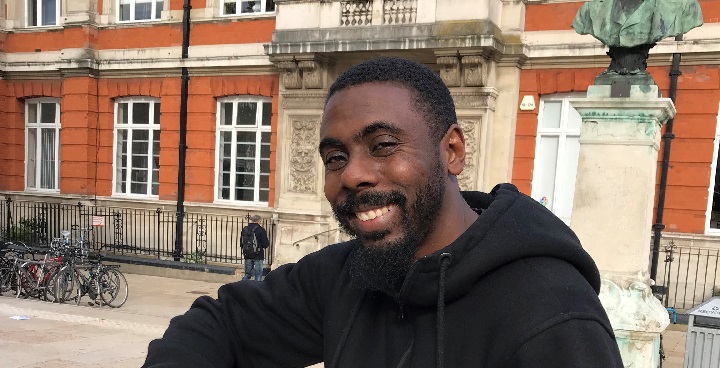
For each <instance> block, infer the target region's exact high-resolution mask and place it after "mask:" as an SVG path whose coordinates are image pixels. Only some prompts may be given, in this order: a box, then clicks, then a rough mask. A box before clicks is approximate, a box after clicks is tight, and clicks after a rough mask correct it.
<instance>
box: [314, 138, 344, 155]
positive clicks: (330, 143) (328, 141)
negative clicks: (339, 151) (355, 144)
mask: <svg viewBox="0 0 720 368" xmlns="http://www.w3.org/2000/svg"><path fill="white" fill-rule="evenodd" d="M342 146H343V144H342V142H340V141H339V140H337V139H335V138H323V139H322V140H321V141H320V144H319V145H318V151H319V152H322V150H323V149H325V148H328V147H335V148H337V147H342Z"/></svg>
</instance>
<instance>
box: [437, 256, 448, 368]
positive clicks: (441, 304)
mask: <svg viewBox="0 0 720 368" xmlns="http://www.w3.org/2000/svg"><path fill="white" fill-rule="evenodd" d="M438 262H440V278H439V279H438V297H437V368H443V366H444V365H445V364H444V358H445V342H444V340H445V271H446V270H447V268H448V266H450V262H452V254H450V253H443V254H441V255H440V258H439V259H438Z"/></svg>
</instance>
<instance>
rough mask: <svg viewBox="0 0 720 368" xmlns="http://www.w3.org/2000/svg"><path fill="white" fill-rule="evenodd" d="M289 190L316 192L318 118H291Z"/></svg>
mask: <svg viewBox="0 0 720 368" xmlns="http://www.w3.org/2000/svg"><path fill="white" fill-rule="evenodd" d="M291 121H292V123H291V126H292V133H291V143H290V152H291V158H290V191H291V192H296V193H307V194H316V191H317V190H316V187H317V184H316V178H317V162H316V157H317V145H318V137H319V132H318V126H319V123H318V118H315V117H299V118H291Z"/></svg>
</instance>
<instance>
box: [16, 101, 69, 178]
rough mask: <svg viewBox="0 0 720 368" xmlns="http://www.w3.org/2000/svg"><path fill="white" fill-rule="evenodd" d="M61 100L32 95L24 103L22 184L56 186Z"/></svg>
mask: <svg viewBox="0 0 720 368" xmlns="http://www.w3.org/2000/svg"><path fill="white" fill-rule="evenodd" d="M59 137H60V104H59V103H58V102H57V100H51V99H34V100H28V101H27V102H26V104H25V188H26V189H29V190H58V188H59V187H58V181H59V175H58V173H59V171H60V170H59V161H60V160H59V159H58V157H59V156H60V155H59V153H60V143H59Z"/></svg>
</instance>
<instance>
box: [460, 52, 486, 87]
mask: <svg viewBox="0 0 720 368" xmlns="http://www.w3.org/2000/svg"><path fill="white" fill-rule="evenodd" d="M461 62H462V70H463V79H464V82H465V87H484V86H485V83H486V81H487V70H486V66H485V58H484V57H483V56H479V55H471V56H463V57H462V59H461Z"/></svg>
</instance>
